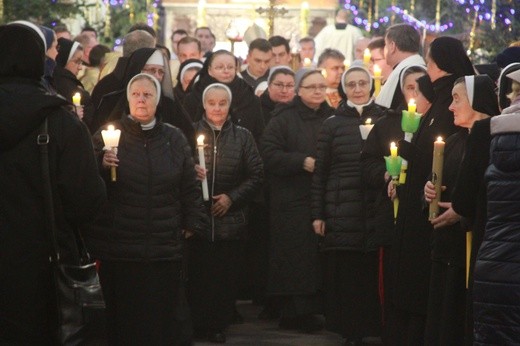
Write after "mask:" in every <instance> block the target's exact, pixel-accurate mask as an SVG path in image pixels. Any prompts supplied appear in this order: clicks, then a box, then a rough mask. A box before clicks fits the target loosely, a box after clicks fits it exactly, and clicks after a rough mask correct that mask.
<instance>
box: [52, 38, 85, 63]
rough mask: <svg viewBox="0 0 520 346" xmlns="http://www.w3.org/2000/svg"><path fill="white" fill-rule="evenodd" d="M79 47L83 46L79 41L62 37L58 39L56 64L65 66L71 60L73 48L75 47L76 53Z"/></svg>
mask: <svg viewBox="0 0 520 346" xmlns="http://www.w3.org/2000/svg"><path fill="white" fill-rule="evenodd" d="M79 47H81V45H80V44H79V42H75V41H71V40H68V39H66V38H63V37H60V38H59V39H58V55H56V64H57V65H58V66H61V67H65V65H67V62H69V56H70V52H71V51H72V49H74V53H75V52H76V50H77V49H78V48H79ZM74 53H73V54H74Z"/></svg>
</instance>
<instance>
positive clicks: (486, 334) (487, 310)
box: [473, 104, 520, 345]
mask: <svg viewBox="0 0 520 346" xmlns="http://www.w3.org/2000/svg"><path fill="white" fill-rule="evenodd" d="M504 112H507V115H505V116H499V117H494V118H493V119H492V120H491V135H492V136H493V139H492V142H491V156H490V165H489V167H488V169H487V171H486V183H487V199H488V203H487V209H488V221H487V224H486V233H485V235H484V240H483V242H482V245H481V246H480V250H479V252H478V255H477V262H476V264H475V272H474V279H475V280H474V284H473V309H474V313H473V316H474V319H475V326H474V344H475V345H513V344H515V345H516V344H518V343H519V342H520V307H519V303H518V302H519V301H520V290H519V289H518V287H519V285H520V278H519V275H518V273H519V271H520V265H519V263H520V260H519V258H518V257H519V254H520V246H519V244H520V213H519V210H520V126H519V125H520V121H519V120H520V105H518V104H517V105H515V104H513V106H511V107H509V108H506V109H505V110H504ZM504 112H503V113H502V114H504ZM495 121H496V123H495ZM499 123H501V125H500V126H497V125H498V124H499ZM499 127H500V128H499Z"/></svg>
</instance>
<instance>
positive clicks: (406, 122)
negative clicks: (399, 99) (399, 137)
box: [401, 111, 422, 133]
mask: <svg viewBox="0 0 520 346" xmlns="http://www.w3.org/2000/svg"><path fill="white" fill-rule="evenodd" d="M421 116H422V114H420V113H417V112H408V111H403V117H402V118H401V129H402V130H403V132H407V133H415V132H416V131H417V129H418V128H419V123H420V122H421Z"/></svg>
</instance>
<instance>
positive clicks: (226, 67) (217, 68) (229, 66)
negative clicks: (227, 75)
mask: <svg viewBox="0 0 520 346" xmlns="http://www.w3.org/2000/svg"><path fill="white" fill-rule="evenodd" d="M212 68H213V69H214V70H215V71H224V70H230V71H233V70H235V66H233V65H228V66H224V65H218V66H215V67H213V66H212Z"/></svg>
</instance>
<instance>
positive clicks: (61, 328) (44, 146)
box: [37, 119, 105, 345]
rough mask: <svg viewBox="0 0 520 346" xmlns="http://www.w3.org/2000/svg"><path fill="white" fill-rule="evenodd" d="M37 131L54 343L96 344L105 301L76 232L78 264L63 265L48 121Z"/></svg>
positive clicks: (102, 335)
mask: <svg viewBox="0 0 520 346" xmlns="http://www.w3.org/2000/svg"><path fill="white" fill-rule="evenodd" d="M40 132H41V133H40V135H38V138H37V143H38V145H39V147H40V158H41V166H42V176H43V183H44V200H45V212H46V215H47V228H48V229H49V232H50V239H51V243H52V249H53V253H52V254H51V256H50V261H51V266H52V274H53V281H54V286H55V292H56V303H57V326H56V328H55V331H56V342H57V343H59V344H60V345H79V344H82V345H84V344H99V343H102V341H101V340H102V339H104V319H105V316H104V312H105V301H104V299H103V293H102V291H101V286H100V284H99V277H98V274H97V270H96V265H95V263H94V262H93V261H92V260H91V259H90V256H89V254H88V252H87V251H86V248H85V246H84V244H83V239H81V236H80V235H79V233H75V237H76V238H77V239H76V243H77V244H78V247H79V248H80V250H79V254H78V255H79V256H78V257H79V258H80V259H81V261H80V263H79V264H77V265H73V264H65V263H63V262H62V259H61V257H60V253H61V251H60V248H59V245H58V240H57V226H56V221H55V214H54V204H53V196H52V188H51V177H50V166H49V149H48V144H49V134H48V122H47V119H45V121H44V122H43V124H42V126H41V128H40ZM96 340H97V341H96Z"/></svg>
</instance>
